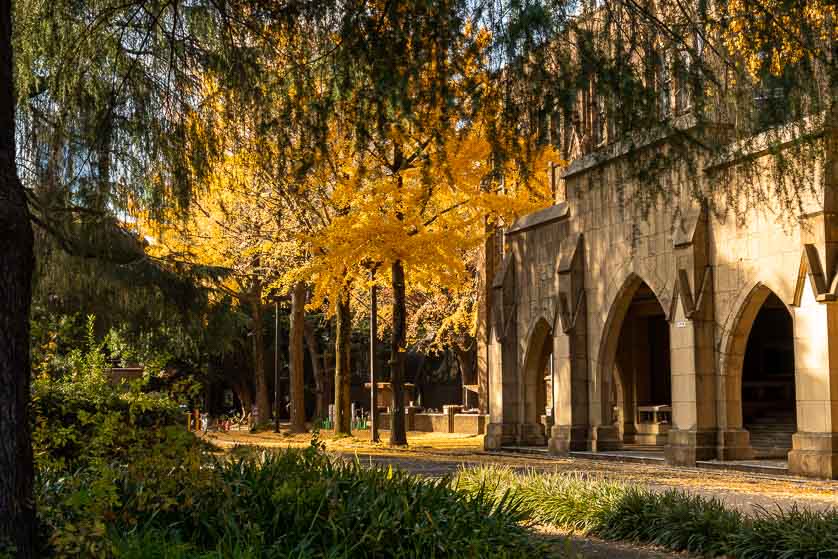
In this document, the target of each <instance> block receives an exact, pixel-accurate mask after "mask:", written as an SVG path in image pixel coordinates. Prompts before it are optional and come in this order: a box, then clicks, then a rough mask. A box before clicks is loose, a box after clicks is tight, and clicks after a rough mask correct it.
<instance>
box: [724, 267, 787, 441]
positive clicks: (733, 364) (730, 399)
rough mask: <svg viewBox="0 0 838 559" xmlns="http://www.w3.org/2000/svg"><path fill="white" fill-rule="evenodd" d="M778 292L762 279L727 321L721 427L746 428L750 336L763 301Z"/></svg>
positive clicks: (743, 295) (747, 291)
mask: <svg viewBox="0 0 838 559" xmlns="http://www.w3.org/2000/svg"><path fill="white" fill-rule="evenodd" d="M777 293H778V291H777V290H774V289H771V288H770V287H768V286H767V285H766V284H765V283H762V282H757V283H756V284H754V285H753V286H751V287H750V289H748V288H747V287H746V288H744V289H742V290H741V291H740V293H739V296H738V297H737V299H736V302H735V304H734V305H733V307H732V310H731V312H730V314H729V315H728V318H727V320H726V321H725V324H724V327H723V333H722V338H721V340H720V343H719V353H720V355H719V364H720V367H719V371H720V373H721V377H722V378H721V383H720V387H719V388H720V393H719V399H720V400H722V401H723V402H724V405H723V406H722V408H723V409H724V410H725V411H724V413H720V414H719V423H720V425H719V426H720V427H721V428H726V429H741V428H742V369H743V366H744V362H745V350H746V348H747V345H748V338H749V336H750V334H751V328H752V327H753V325H754V321H755V320H756V317H757V315H758V314H759V312H760V310H761V309H762V307H763V304H764V303H765V301H766V300H767V299H768V298H769V297H770V296H771V295H772V294H773V295H775V296H776V295H777ZM777 298H778V299H780V298H779V297H777ZM780 301H782V299H780ZM782 302H783V305H784V306H785V308H786V311H787V312H788V313H789V316H790V317H794V313H792V311H791V309H790V308H789V305H788V303H787V302H785V301H782ZM792 320H793V318H792Z"/></svg>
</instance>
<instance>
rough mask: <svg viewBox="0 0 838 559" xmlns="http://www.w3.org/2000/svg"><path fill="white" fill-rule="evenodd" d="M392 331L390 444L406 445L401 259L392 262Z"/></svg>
mask: <svg viewBox="0 0 838 559" xmlns="http://www.w3.org/2000/svg"><path fill="white" fill-rule="evenodd" d="M392 281H393V332H392V335H393V337H392V342H391V354H390V389H391V390H392V393H393V406H392V408H393V413H392V415H391V417H390V421H391V423H392V425H391V426H390V444H391V445H406V444H407V433H406V432H405V425H404V358H405V347H404V346H405V339H406V337H407V332H406V319H407V308H406V304H405V292H404V266H403V265H402V261H401V260H396V261H395V262H393V272H392Z"/></svg>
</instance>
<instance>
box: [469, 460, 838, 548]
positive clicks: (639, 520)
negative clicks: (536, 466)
mask: <svg viewBox="0 0 838 559" xmlns="http://www.w3.org/2000/svg"><path fill="white" fill-rule="evenodd" d="M453 484H454V485H453V486H454V487H455V488H457V489H458V490H460V491H464V492H466V493H470V494H477V493H480V494H489V495H494V496H495V498H496V499H508V498H509V495H512V496H513V498H514V499H516V500H517V501H519V502H520V503H521V506H522V507H523V508H524V510H525V511H526V512H527V514H528V517H529V518H530V519H532V520H534V521H536V522H539V523H542V524H546V525H552V526H558V527H561V528H564V529H569V530H574V531H579V532H582V533H585V534H590V535H595V536H598V537H601V538H604V539H610V540H625V541H630V542H636V543H643V544H648V543H651V544H656V545H660V546H662V547H665V548H667V549H670V550H673V551H690V552H693V553H699V554H702V555H706V556H710V557H716V556H723V555H724V556H728V557H738V558H742V559H757V558H760V559H774V558H776V559H789V558H792V557H794V558H813V559H816V558H817V559H824V558H828V557H838V510H834V509H832V510H829V511H826V512H813V511H809V510H806V509H799V508H797V507H793V508H791V509H789V510H785V511H784V510H781V509H779V508H778V509H777V510H776V511H775V510H764V509H760V510H758V512H757V514H755V515H753V516H749V515H744V514H742V513H740V512H738V511H735V510H730V509H728V508H726V507H725V506H724V505H723V504H722V503H721V502H720V501H719V500H718V499H708V498H704V497H700V496H696V495H690V494H688V493H685V492H683V491H677V490H667V491H663V492H653V491H651V490H649V489H646V488H642V487H638V486H634V485H627V484H624V483H620V482H615V481H611V480H607V479H603V478H597V477H592V476H589V475H585V474H561V473H557V474H540V473H535V472H529V473H524V474H517V473H515V472H513V471H512V470H510V469H509V468H498V467H484V468H476V469H467V470H462V471H461V472H460V474H459V476H458V477H457V478H456V479H455V480H454V482H453Z"/></svg>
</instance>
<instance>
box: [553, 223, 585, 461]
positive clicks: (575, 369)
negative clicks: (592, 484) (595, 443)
mask: <svg viewBox="0 0 838 559" xmlns="http://www.w3.org/2000/svg"><path fill="white" fill-rule="evenodd" d="M582 243H583V238H582V235H581V234H576V235H571V236H569V237H568V238H566V239H565V240H564V241H562V246H561V249H560V257H559V267H558V274H559V296H558V302H557V319H556V320H555V325H554V327H553V332H554V333H555V334H554V338H553V379H552V385H553V427H552V429H551V430H550V439H549V441H548V445H549V448H550V452H551V453H552V454H563V453H567V452H569V451H572V450H585V449H586V448H588V444H589V437H588V435H589V431H590V430H589V427H588V324H587V309H586V294H585V268H584V246H583V244H582Z"/></svg>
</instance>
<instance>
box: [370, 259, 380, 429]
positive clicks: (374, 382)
mask: <svg viewBox="0 0 838 559" xmlns="http://www.w3.org/2000/svg"><path fill="white" fill-rule="evenodd" d="M373 281H375V268H372V269H371V270H370V440H371V441H372V442H374V443H377V442H378V440H379V439H378V360H377V359H376V358H375V353H376V351H375V350H376V346H377V345H378V344H377V342H378V298H377V291H378V290H377V288H376V286H375V284H374V283H372V282H373Z"/></svg>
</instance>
